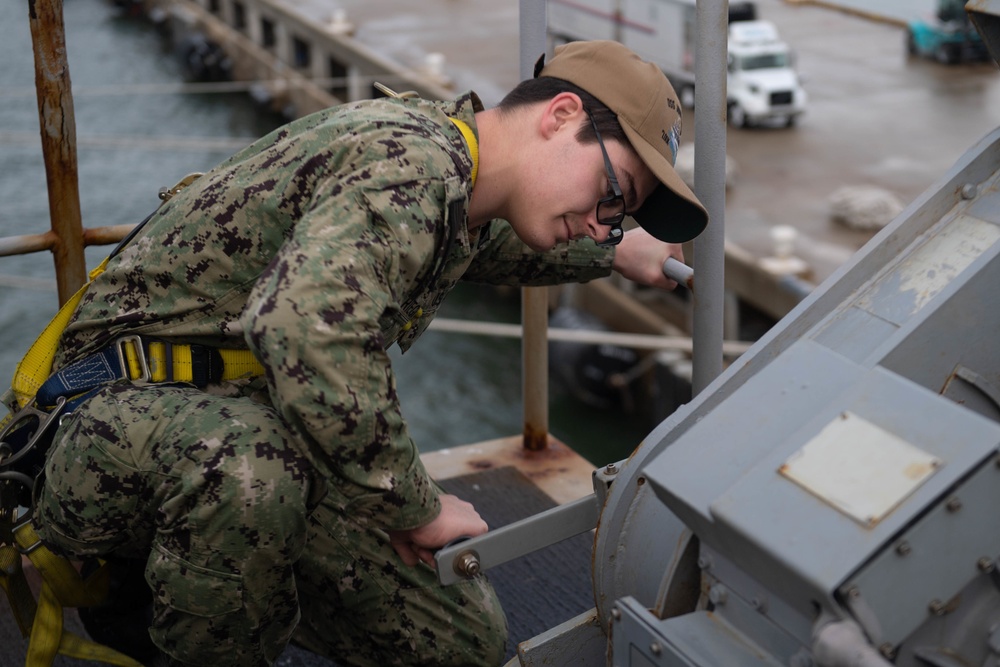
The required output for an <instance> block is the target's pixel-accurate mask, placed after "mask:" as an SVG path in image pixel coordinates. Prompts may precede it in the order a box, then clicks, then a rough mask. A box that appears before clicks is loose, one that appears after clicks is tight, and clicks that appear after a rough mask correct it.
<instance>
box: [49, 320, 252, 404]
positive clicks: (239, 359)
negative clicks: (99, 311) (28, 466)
mask: <svg viewBox="0 0 1000 667" xmlns="http://www.w3.org/2000/svg"><path fill="white" fill-rule="evenodd" d="M264 372H265V371H264V366H263V365H261V363H260V362H259V361H257V358H256V357H255V356H254V355H253V352H251V351H250V350H231V349H220V348H215V347H210V346H207V345H188V344H185V343H169V342H166V341H162V340H155V339H148V338H144V337H142V336H134V335H130V336H122V337H120V338H117V339H116V340H115V341H114V343H112V344H111V345H108V346H107V347H105V348H103V349H101V350H99V351H97V352H94V353H93V354H90V355H87V356H86V357H84V358H82V359H79V360H77V361H74V362H73V363H71V364H67V365H66V366H64V367H63V368H60V369H59V370H58V371H56V372H55V373H53V374H52V375H51V376H50V377H49V378H48V379H47V380H45V382H44V383H43V384H42V385H41V386H40V387H39V388H38V390H37V391H36V393H35V402H36V403H37V404H38V405H39V406H41V407H45V408H48V407H51V406H53V405H55V403H56V400H57V399H58V398H59V397H65V398H66V399H67V400H72V399H73V398H74V397H77V396H80V395H82V394H85V393H87V392H89V391H91V390H93V389H95V388H97V387H100V386H101V385H104V384H108V383H109V382H115V381H117V380H122V379H125V380H132V381H138V382H188V383H191V384H194V385H195V386H197V387H205V386H207V385H209V384H212V383H215V382H222V381H226V380H236V379H240V378H247V377H255V376H257V375H263V374H264Z"/></svg>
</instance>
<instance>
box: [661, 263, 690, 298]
mask: <svg viewBox="0 0 1000 667" xmlns="http://www.w3.org/2000/svg"><path fill="white" fill-rule="evenodd" d="M663 275H665V276H666V277H667V278H670V279H671V280H674V281H676V282H677V284H679V285H686V286H687V288H688V289H689V290H693V289H694V269H692V268H691V267H690V266H688V265H687V264H685V263H684V262H681V261H678V260H676V259H674V258H673V257H668V258H667V261H665V262H664V263H663Z"/></svg>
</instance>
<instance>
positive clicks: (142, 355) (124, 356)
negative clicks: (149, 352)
mask: <svg viewBox="0 0 1000 667" xmlns="http://www.w3.org/2000/svg"><path fill="white" fill-rule="evenodd" d="M129 343H131V344H132V349H133V350H134V352H135V358H134V359H131V358H129V355H128V348H127V347H126V346H127V345H128V344H129ZM114 346H115V352H117V353H118V363H119V364H121V368H122V374H123V377H124V378H125V379H126V380H131V381H132V382H149V380H150V378H151V377H152V375H151V374H150V372H149V361H148V360H147V359H146V350H145V348H143V346H142V339H141V338H140V337H139V336H134V335H133V336H122V337H121V338H118V339H116V340H115V342H114ZM133 361H134V362H135V363H136V364H137V365H138V366H139V377H135V378H134V377H132V362H133Z"/></svg>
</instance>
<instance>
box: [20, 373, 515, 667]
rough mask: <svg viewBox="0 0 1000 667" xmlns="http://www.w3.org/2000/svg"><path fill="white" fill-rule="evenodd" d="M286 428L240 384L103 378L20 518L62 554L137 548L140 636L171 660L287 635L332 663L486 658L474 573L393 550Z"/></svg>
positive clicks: (240, 656)
mask: <svg viewBox="0 0 1000 667" xmlns="http://www.w3.org/2000/svg"><path fill="white" fill-rule="evenodd" d="M292 442H294V440H293V438H292V436H291V434H290V433H289V432H288V430H287V429H286V427H285V426H284V424H283V422H282V420H281V419H280V418H279V417H278V415H277V413H276V412H275V411H274V410H273V408H271V407H270V406H268V405H264V404H260V403H256V402H253V401H251V400H249V399H247V398H230V397H220V396H214V395H209V394H207V393H204V392H201V391H198V390H196V389H193V388H190V387H183V386H164V385H158V386H150V387H135V386H133V385H130V384H118V385H111V386H109V387H105V388H104V389H102V390H101V391H100V392H99V393H98V394H97V395H95V396H94V397H93V398H91V399H90V400H88V401H87V402H86V403H84V404H83V406H81V407H80V408H79V409H77V410H76V411H75V412H73V413H72V414H70V415H69V416H67V417H65V418H64V419H63V421H62V423H61V425H60V427H59V429H58V431H57V432H56V435H55V439H54V442H53V444H52V448H51V449H50V451H49V454H48V460H47V463H46V468H45V482H44V484H43V485H42V487H41V489H40V491H39V494H38V500H37V503H36V509H35V516H34V519H35V524H36V528H37V530H38V532H39V535H40V536H41V538H42V540H43V542H45V543H46V544H47V545H48V546H49V547H50V548H53V549H54V550H55V551H57V552H61V553H64V554H66V555H68V556H71V557H76V558H82V557H90V556H106V557H124V558H141V559H144V560H145V562H146V568H145V578H146V582H147V583H148V585H149V586H150V588H151V590H152V594H153V595H152V597H153V616H152V618H153V621H152V626H151V627H150V630H149V632H150V637H151V638H152V640H153V642H154V643H155V644H156V645H157V646H158V647H159V648H160V649H161V650H162V651H163V652H164V653H165V654H167V655H168V656H169V657H170V658H171V659H172V660H173V661H174V662H175V663H176V664H182V665H184V664H186V665H211V666H212V667H225V666H228V665H232V666H234V667H236V666H241V667H242V666H246V665H270V664H272V663H273V662H274V661H275V660H276V659H277V658H278V656H279V655H280V654H281V652H282V651H283V650H284V648H285V646H286V645H287V643H288V642H289V641H292V642H294V643H296V644H299V645H301V646H303V647H305V648H307V649H309V650H311V651H314V652H316V653H318V654H320V655H323V656H326V657H328V658H330V659H333V660H335V661H336V662H337V663H338V664H339V665H345V666H346V665H359V666H360V665H379V666H386V665H442V666H444V665H456V666H458V665H499V664H500V663H501V662H502V659H503V655H504V648H505V643H506V620H505V617H504V614H503V611H502V609H501V608H500V605H499V602H498V601H497V599H496V596H495V593H494V591H493V589H492V587H491V586H490V585H489V584H488V582H486V581H485V579H479V580H476V581H472V582H466V583H462V584H457V585H455V586H449V587H442V586H440V585H439V584H437V577H436V573H435V572H434V571H433V569H431V568H430V567H427V566H424V565H420V566H417V567H407V566H406V565H404V564H403V563H402V561H400V560H399V559H398V557H397V556H396V554H395V552H394V551H393V549H392V548H391V546H390V545H389V543H388V540H387V537H386V535H385V533H384V532H382V531H381V530H379V529H378V528H377V527H375V526H372V525H367V524H366V522H364V521H361V520H358V519H357V518H355V517H349V516H344V515H343V514H341V513H339V512H338V510H337V509H336V508H337V506H338V490H337V488H336V484H332V483H330V484H325V483H324V482H323V481H322V480H317V479H315V478H314V473H313V471H312V466H311V465H310V463H309V462H308V461H307V460H306V458H305V457H303V456H302V455H301V454H300V453H299V452H298V451H297V449H296V448H295V447H294V446H291V445H290V443H292ZM343 504H344V503H340V506H343Z"/></svg>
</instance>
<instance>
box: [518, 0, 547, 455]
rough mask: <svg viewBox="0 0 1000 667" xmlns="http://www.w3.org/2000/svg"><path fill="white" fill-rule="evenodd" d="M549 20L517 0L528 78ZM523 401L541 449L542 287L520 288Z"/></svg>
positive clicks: (527, 436) (528, 437)
mask: <svg viewBox="0 0 1000 667" xmlns="http://www.w3.org/2000/svg"><path fill="white" fill-rule="evenodd" d="M547 26H548V20H547V17H546V15H545V1H544V0H520V35H521V45H520V75H521V79H522V80H524V79H530V78H532V75H533V73H534V72H533V70H534V67H535V62H536V61H537V60H538V57H539V56H540V55H541V54H543V53H545V52H546V41H547V35H546V32H547ZM521 319H522V321H523V322H524V340H523V343H522V362H521V372H522V375H523V378H522V402H523V405H524V408H523V410H524V448H525V449H527V450H529V451H540V450H543V449H545V448H546V447H547V446H548V440H549V385H548V382H549V379H548V373H549V345H548V326H549V297H548V291H547V290H546V289H545V288H544V287H524V288H522V289H521Z"/></svg>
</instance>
